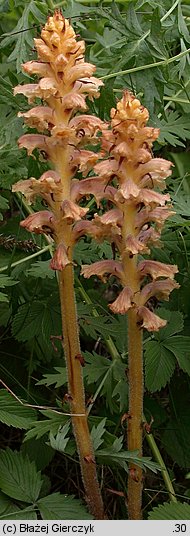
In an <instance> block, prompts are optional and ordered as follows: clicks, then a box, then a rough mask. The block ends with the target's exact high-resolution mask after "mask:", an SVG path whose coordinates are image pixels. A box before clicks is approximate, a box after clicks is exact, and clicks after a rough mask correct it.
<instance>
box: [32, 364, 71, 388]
mask: <svg viewBox="0 0 190 536" xmlns="http://www.w3.org/2000/svg"><path fill="white" fill-rule="evenodd" d="M54 368H55V370H57V372H58V374H54V373H52V374H44V376H43V379H42V380H40V381H39V382H37V384H36V385H47V387H49V385H53V384H54V383H55V388H57V387H62V385H64V384H65V383H66V382H67V370H66V367H54Z"/></svg>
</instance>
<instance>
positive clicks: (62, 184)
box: [13, 11, 106, 270]
mask: <svg viewBox="0 0 190 536" xmlns="http://www.w3.org/2000/svg"><path fill="white" fill-rule="evenodd" d="M34 41H35V47H36V50H37V55H38V58H37V60H34V61H29V62H27V63H25V64H24V65H23V70H24V71H25V72H26V73H27V74H29V75H37V77H38V80H37V82H36V83H32V84H25V85H19V86H17V87H16V88H15V89H14V94H15V95H16V94H18V93H22V94H23V95H25V96H26V97H27V98H28V102H29V104H32V103H33V101H34V100H35V99H36V98H38V99H39V98H40V99H41V100H42V101H43V102H44V103H45V105H44V106H35V107H34V108H31V109H30V110H29V111H27V112H24V113H21V112H20V113H19V114H18V115H19V117H22V118H24V121H25V123H26V124H27V125H28V126H29V127H31V128H36V129H37V131H38V132H39V133H37V134H33V133H29V134H28V133H27V134H24V135H23V136H21V138H20V139H19V142H18V143H19V147H20V148H26V149H27V152H28V155H32V153H33V151H34V150H35V149H38V150H39V151H40V152H41V153H42V154H43V156H44V157H45V158H46V159H48V160H50V161H51V162H52V164H53V167H54V169H53V170H49V171H46V172H45V173H43V175H42V176H41V177H40V179H38V180H36V179H35V178H33V177H31V178H30V179H28V180H24V181H19V182H17V183H16V184H15V185H14V186H13V191H20V192H22V193H23V194H24V195H25V197H26V199H27V201H28V203H29V204H30V203H32V202H34V201H35V198H36V196H38V195H39V196H41V197H42V198H43V199H44V200H45V203H46V204H47V205H48V208H49V210H43V211H40V212H37V213H34V214H32V215H30V216H28V218H26V219H25V220H24V221H22V222H21V225H22V227H25V228H26V229H27V230H28V231H31V232H35V233H47V234H48V233H49V234H50V235H51V236H52V237H53V238H54V240H55V243H56V245H57V249H56V251H55V254H54V257H53V259H52V262H51V267H52V268H53V269H55V270H62V269H63V268H64V267H65V266H66V265H67V264H68V263H70V262H71V257H72V254H70V250H72V247H73V245H74V243H75V241H76V240H77V239H78V238H79V237H80V236H81V234H83V232H85V230H84V231H83V229H82V225H81V224H82V223H83V222H82V221H81V219H82V218H83V217H84V216H85V215H86V212H87V211H88V209H86V208H84V207H82V206H80V205H79V201H80V200H81V199H82V197H83V196H84V195H85V194H91V193H93V189H94V187H93V186H92V182H93V180H92V178H90V179H86V180H81V181H79V180H77V179H76V178H75V179H74V180H73V181H72V179H73V177H75V176H76V173H77V171H80V172H81V173H82V174H83V176H84V177H85V176H86V175H87V174H88V172H89V171H90V170H91V169H92V167H93V166H94V164H95V163H96V162H97V160H98V158H99V155H97V154H96V153H95V152H93V151H90V150H87V149H84V148H83V147H84V146H85V145H86V144H87V143H90V145H91V146H92V145H93V144H97V143H99V133H100V131H101V130H102V129H103V128H104V129H105V128H106V125H105V124H104V123H103V122H102V121H101V120H100V119H99V118H97V117H95V116H91V115H88V114H85V113H83V114H82V115H80V112H81V111H82V112H86V111H87V109H88V107H87V103H86V99H87V97H88V99H90V100H93V98H97V97H98V96H99V87H100V86H102V85H103V83H102V82H101V80H99V79H98V78H95V77H94V76H93V74H94V71H95V70H96V68H95V66H94V65H92V64H91V63H87V62H85V60H84V51H85V43H84V41H80V40H79V41H77V38H76V35H75V32H74V30H73V28H72V27H71V25H70V23H69V21H68V20H66V19H64V17H63V15H62V14H61V12H60V11H56V12H55V13H54V15H53V16H52V17H49V19H48V21H47V23H46V24H45V27H44V28H43V29H42V32H41V38H38V39H35V40H34ZM97 182H98V181H97ZM96 188H97V186H96V185H95V192H96ZM76 222H78V223H80V225H81V228H80V227H79V228H76V229H75V225H76ZM84 223H85V222H84Z"/></svg>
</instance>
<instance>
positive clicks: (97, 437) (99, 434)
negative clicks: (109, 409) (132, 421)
mask: <svg viewBox="0 0 190 536" xmlns="http://www.w3.org/2000/svg"><path fill="white" fill-rule="evenodd" d="M106 420H107V418H106V417H105V419H102V421H101V422H100V423H99V424H98V426H95V425H94V426H93V427H92V430H91V439H92V443H93V447H94V450H95V451H96V450H97V449H98V448H99V447H100V445H101V444H102V443H103V435H104V433H105V430H106V429H105V424H106Z"/></svg>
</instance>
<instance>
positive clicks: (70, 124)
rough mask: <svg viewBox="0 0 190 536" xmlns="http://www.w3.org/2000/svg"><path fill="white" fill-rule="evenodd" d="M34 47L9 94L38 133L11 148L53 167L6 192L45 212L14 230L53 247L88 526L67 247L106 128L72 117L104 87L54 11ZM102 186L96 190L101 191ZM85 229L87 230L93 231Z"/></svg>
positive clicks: (90, 474) (95, 508) (98, 507)
mask: <svg viewBox="0 0 190 536" xmlns="http://www.w3.org/2000/svg"><path fill="white" fill-rule="evenodd" d="M34 42H35V48H36V50H37V56H38V58H37V60H35V61H30V62H27V63H26V64H24V65H23V70H24V71H25V72H26V73H27V74H29V75H37V77H38V81H37V82H36V83H32V84H25V85H18V86H17V87H16V88H15V90H14V94H15V95H17V94H23V95H25V96H26V97H27V98H28V102H29V104H33V103H34V102H35V100H36V99H41V100H42V101H43V104H44V105H43V106H42V105H40V106H36V105H34V107H33V108H31V109H30V110H29V111H27V112H19V114H18V115H19V117H22V118H23V119H24V121H25V123H26V124H27V125H28V126H29V127H31V128H36V129H37V131H38V133H37V134H29V133H27V134H24V135H23V136H21V138H20V139H19V140H18V144H19V147H20V148H25V149H26V150H27V152H28V155H33V152H34V151H35V150H36V149H37V150H39V151H40V155H41V156H42V157H43V158H45V160H50V161H51V162H52V164H53V166H54V169H53V170H48V171H46V172H45V173H43V175H42V176H41V177H40V178H39V179H38V180H36V179H35V178H34V177H31V178H29V179H27V180H26V181H19V183H18V184H16V185H14V187H13V190H14V191H15V192H16V191H21V192H22V193H23V194H24V195H25V197H26V199H27V201H28V203H33V202H34V201H35V198H36V196H40V197H41V198H42V199H43V200H44V201H45V203H46V204H47V205H48V207H49V208H50V211H48V210H43V211H40V212H37V213H36V214H31V215H30V216H28V218H26V219H25V220H24V221H23V222H21V226H22V227H24V228H26V229H28V230H29V231H31V232H36V233H38V234H39V233H49V234H51V237H52V238H53V239H54V241H55V251H54V255H53V258H52V260H51V262H50V267H51V268H52V269H53V270H58V272H59V288H60V301H61V311H62V325H63V336H64V354H65V358H66V364H67V376H68V392H69V403H70V406H71V414H72V420H73V428H74V433H75V438H76V442H77V448H78V453H79V458H80V464H81V472H82V477H83V482H84V486H85V492H86V496H87V501H88V505H89V509H90V512H91V513H92V515H93V516H94V517H95V518H97V519H104V511H103V503H102V498H101V494H100V490H99V487H98V482H97V478H96V468H95V465H94V463H95V462H94V463H93V464H88V465H87V464H86V460H87V458H89V460H94V454H93V446H92V441H91V437H90V433H89V428H88V421H87V415H86V407H85V399H84V387H83V378H82V375H81V363H80V361H77V360H76V356H77V355H80V354H81V352H80V343H79V337H78V325H77V316H76V307H75V298H74V290H73V279H74V278H73V247H74V244H75V241H76V240H77V239H78V238H79V237H80V236H81V235H82V234H83V233H84V232H85V224H87V226H88V224H91V222H87V221H82V218H84V217H85V216H86V213H87V212H88V208H86V207H83V206H80V205H79V204H77V201H80V199H81V198H82V197H83V196H84V195H86V194H88V193H91V191H90V183H87V181H88V179H87V180H86V183H85V186H84V184H83V185H82V184H81V186H80V185H79V186H78V181H77V186H76V178H75V176H76V174H77V172H78V171H79V172H80V173H82V174H83V176H86V175H87V174H88V172H89V171H90V170H91V169H92V167H93V166H94V165H95V164H96V163H97V160H98V159H99V158H100V154H98V153H97V152H93V151H92V150H89V149H88V148H85V145H86V144H89V145H90V146H91V147H93V146H94V145H96V144H97V145H98V144H99V142H100V133H101V131H102V130H105V129H106V128H107V125H106V124H104V123H103V122H102V121H101V119H99V118H98V117H95V116H91V115H89V114H86V115H76V113H77V112H78V111H80V112H81V111H82V112H84V111H85V112H86V111H87V110H88V106H87V102H86V100H87V98H89V99H90V100H93V99H94V98H97V97H98V96H99V88H100V87H101V86H102V85H103V82H102V81H101V80H99V79H98V78H95V76H93V75H94V72H95V70H96V68H95V66H94V65H92V64H91V63H88V62H86V61H85V59H84V56H83V54H84V51H85V43H84V41H77V39H76V35H75V32H74V29H73V28H72V26H71V25H70V22H69V21H68V20H66V19H65V18H64V17H63V15H62V14H61V12H60V11H55V13H54V15H53V16H52V17H49V18H48V21H47V23H46V24H45V27H44V28H43V29H42V32H41V37H40V38H37V39H35V40H34ZM34 158H35V156H34ZM73 178H74V181H73V186H72V179H73ZM81 182H83V181H81ZM104 186H105V184H101V185H100V187H101V191H102V190H103V188H104ZM94 192H95V193H96V195H97V202H98V201H99V200H100V198H101V195H100V193H99V190H98V189H96V188H95V189H94ZM92 193H93V189H92ZM110 195H111V192H110ZM92 227H93V230H94V225H92ZM88 230H89V232H90V229H88ZM98 232H100V229H99V228H98Z"/></svg>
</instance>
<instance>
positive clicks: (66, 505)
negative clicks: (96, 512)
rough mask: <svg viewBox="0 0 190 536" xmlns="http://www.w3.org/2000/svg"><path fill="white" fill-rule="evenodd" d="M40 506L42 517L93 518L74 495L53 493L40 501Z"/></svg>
mask: <svg viewBox="0 0 190 536" xmlns="http://www.w3.org/2000/svg"><path fill="white" fill-rule="evenodd" d="M38 508H39V510H40V513H41V516H42V519H63V520H64V519H70V520H72V519H93V518H92V516H91V515H90V514H89V513H88V512H87V510H86V508H85V507H84V506H83V505H82V503H81V501H79V500H78V499H75V498H74V496H73V495H70V496H66V495H61V494H60V493H52V494H51V495H48V496H47V497H43V499H40V500H39V501H38Z"/></svg>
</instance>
